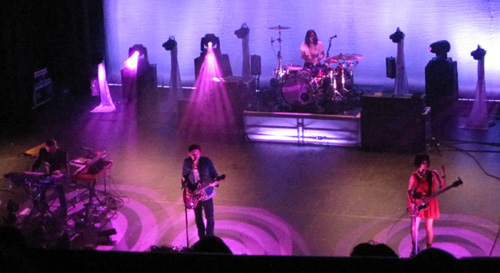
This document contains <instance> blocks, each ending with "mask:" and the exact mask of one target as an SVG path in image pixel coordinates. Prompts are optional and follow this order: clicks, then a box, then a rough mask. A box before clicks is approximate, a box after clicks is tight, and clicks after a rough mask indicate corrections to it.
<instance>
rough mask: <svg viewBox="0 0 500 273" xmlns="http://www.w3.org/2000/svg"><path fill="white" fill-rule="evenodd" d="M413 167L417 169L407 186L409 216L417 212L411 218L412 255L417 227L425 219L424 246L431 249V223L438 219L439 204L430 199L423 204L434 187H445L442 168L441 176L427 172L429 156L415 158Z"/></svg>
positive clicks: (434, 189) (434, 199)
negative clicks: (416, 212) (416, 213)
mask: <svg viewBox="0 0 500 273" xmlns="http://www.w3.org/2000/svg"><path fill="white" fill-rule="evenodd" d="M415 166H417V167H418V169H417V170H416V171H414V172H413V173H412V175H411V177H410V182H409V184H408V198H407V207H408V211H409V212H410V214H411V215H412V216H413V215H414V212H415V209H417V211H418V215H417V216H416V217H412V225H411V237H412V245H413V248H412V254H416V253H414V252H415V249H416V248H415V238H418V226H419V225H420V221H421V219H422V218H424V219H425V231H426V244H427V248H430V247H432V243H433V241H434V230H433V223H434V219H438V218H439V216H440V215H439V204H438V200H437V199H436V198H432V199H430V200H428V201H427V202H425V203H424V202H423V201H422V200H423V199H424V200H425V197H426V196H430V195H431V194H433V193H434V192H435V191H436V186H439V188H440V189H443V188H445V187H446V175H445V169H444V166H442V167H441V171H442V172H441V175H439V173H438V171H437V170H429V169H428V168H429V166H430V158H429V155H426V154H419V155H417V156H416V157H415Z"/></svg>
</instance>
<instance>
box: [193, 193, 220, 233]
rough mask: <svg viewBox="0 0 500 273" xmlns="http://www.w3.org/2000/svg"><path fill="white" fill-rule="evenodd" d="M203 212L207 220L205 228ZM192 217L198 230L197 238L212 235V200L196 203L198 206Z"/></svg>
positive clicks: (213, 221)
mask: <svg viewBox="0 0 500 273" xmlns="http://www.w3.org/2000/svg"><path fill="white" fill-rule="evenodd" d="M203 211H204V212H205V218H206V219H207V226H206V227H205V223H204V222H203ZM194 216H195V220H196V227H197V228H198V236H199V237H200V239H202V238H205V237H206V236H213V235H214V226H215V219H214V200H213V199H209V200H206V201H200V202H198V205H197V206H196V208H195V209H194Z"/></svg>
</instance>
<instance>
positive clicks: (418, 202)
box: [408, 177, 464, 214]
mask: <svg viewBox="0 0 500 273" xmlns="http://www.w3.org/2000/svg"><path fill="white" fill-rule="evenodd" d="M463 183H464V182H463V181H462V179H460V177H459V178H458V180H457V181H455V182H453V183H452V184H451V185H449V186H447V187H446V188H444V189H441V190H439V191H437V192H434V193H432V194H431V195H427V196H426V195H425V194H421V193H417V195H418V196H414V198H415V199H414V202H410V204H409V207H408V210H409V211H410V213H411V214H413V212H414V209H415V208H416V209H417V210H424V209H427V207H428V206H429V201H430V200H431V199H433V198H436V197H437V196H438V195H440V194H443V193H444V192H446V191H448V190H450V189H452V188H456V187H458V186H460V185H462V184H463Z"/></svg>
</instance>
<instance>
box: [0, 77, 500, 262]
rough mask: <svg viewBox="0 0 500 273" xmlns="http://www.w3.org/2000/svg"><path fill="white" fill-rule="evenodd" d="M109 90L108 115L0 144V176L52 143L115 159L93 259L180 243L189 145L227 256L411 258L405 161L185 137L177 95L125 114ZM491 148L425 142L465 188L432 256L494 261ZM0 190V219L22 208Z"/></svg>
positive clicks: (466, 134) (461, 137) (67, 120)
mask: <svg viewBox="0 0 500 273" xmlns="http://www.w3.org/2000/svg"><path fill="white" fill-rule="evenodd" d="M111 91H112V96H113V98H114V101H115V103H116V107H117V109H116V111H114V112H112V113H90V110H91V109H92V108H93V107H94V106H95V105H89V104H84V105H83V104H81V103H79V102H73V103H75V104H74V105H75V106H74V107H73V106H71V107H70V106H65V107H63V109H73V108H78V109H81V111H76V112H74V113H70V112H71V111H70V110H68V111H66V112H65V111H59V112H58V111H57V110H56V111H54V112H55V113H52V114H47V115H46V116H44V117H43V118H42V119H41V120H40V119H39V120H38V121H37V122H36V124H27V125H26V128H25V130H21V131H23V132H15V133H14V132H11V133H6V134H5V137H3V139H2V140H1V142H0V151H1V155H0V163H1V164H0V172H1V173H2V174H6V173H9V172H13V171H24V170H27V168H29V166H30V165H31V163H32V162H33V159H31V158H27V157H19V156H18V154H19V153H22V152H24V151H26V150H29V149H30V148H32V147H35V146H37V145H39V144H41V143H43V142H44V141H45V140H46V139H47V138H51V137H53V138H56V139H57V140H58V141H59V144H60V147H61V148H62V149H63V150H66V151H67V152H68V153H69V157H70V159H72V158H77V157H80V156H83V155H85V150H83V149H82V148H81V147H82V146H83V147H90V148H92V149H94V150H95V151H106V152H107V155H108V159H112V160H113V167H112V170H111V173H112V180H110V181H108V183H107V192H108V194H110V195H112V196H113V197H115V198H117V199H119V200H120V201H121V202H120V204H121V205H120V206H119V208H118V210H117V213H116V214H115V215H113V218H112V220H111V226H112V228H114V229H115V230H116V231H117V234H116V235H112V236H111V239H112V240H113V241H114V245H112V246H102V247H99V249H102V250H104V249H108V250H120V251H147V250H149V248H150V247H151V246H153V245H158V246H159V245H163V246H173V247H185V246H186V245H187V242H186V226H185V211H184V205H183V201H182V191H181V183H180V178H181V166H182V161H183V159H184V158H185V157H186V156H187V147H188V146H189V145H190V144H193V143H198V144H200V145H201V147H202V151H203V154H204V155H206V156H209V157H210V158H211V159H212V160H213V162H214V163H215V167H216V168H217V170H218V172H219V174H226V177H227V179H226V181H224V182H221V185H220V187H219V188H218V189H217V195H216V197H215V199H214V200H215V218H216V222H215V234H216V235H217V236H219V237H221V238H222V239H223V240H224V241H225V242H226V243H227V244H228V246H229V247H230V248H231V250H232V251H233V252H234V253H235V254H248V255H302V256H349V254H350V252H351V250H352V248H353V247H354V246H355V245H356V244H358V243H361V242H367V241H376V242H378V243H385V244H388V245H389V246H390V247H391V248H392V249H394V250H395V251H396V252H397V253H398V254H399V255H400V256H401V257H408V255H409V254H410V249H411V239H410V217H409V215H408V213H407V212H406V190H407V185H408V179H409V176H410V174H411V173H412V171H413V170H414V167H413V159H414V155H413V154H396V153H375V152H365V151H363V150H362V149H361V148H360V147H359V146H354V147H340V146H331V145H326V146H325V145H305V144H293V143H288V144H286V143H266V142H252V141H250V140H249V139H248V138H246V137H245V136H244V135H235V136H230V137H227V138H220V137H219V138H214V139H212V138H208V137H203V136H190V137H184V136H182V134H181V133H182V132H179V131H178V129H177V128H178V127H177V124H178V113H177V109H178V108H177V103H178V100H179V99H185V98H187V96H186V94H183V93H182V92H183V91H181V92H180V93H177V94H176V93H174V92H170V91H168V90H165V89H158V90H157V91H151V92H147V93H146V94H144V95H143V97H142V98H141V100H140V101H138V102H137V103H128V104H127V103H124V102H122V100H121V96H120V87H117V86H113V87H112V88H111ZM58 106H61V105H60V104H59V105H58ZM48 107H50V106H48ZM49 112H50V111H49ZM499 142H500V124H498V123H497V124H496V125H495V126H493V127H490V128H489V129H488V130H484V131H481V130H465V129H460V128H458V127H457V126H449V127H448V128H447V129H446V131H444V133H443V134H442V135H441V137H440V138H439V139H438V141H437V142H435V143H434V144H436V143H438V144H440V145H430V146H429V150H428V153H429V154H430V155H431V167H433V168H436V169H439V168H440V166H441V165H445V166H446V169H447V177H448V178H447V179H448V184H451V183H452V182H454V181H455V180H457V179H458V177H460V178H461V179H462V180H463V183H464V184H463V185H462V186H460V187H458V188H454V189H451V190H450V191H448V192H446V193H444V194H443V195H441V196H440V197H439V204H440V207H441V219H439V220H436V221H435V244H434V246H435V247H437V248H441V249H444V250H447V251H449V252H451V253H452V254H454V255H455V256H456V257H477V256H495V257H498V256H500V246H498V245H497V246H495V245H494V243H495V239H496V236H497V235H498V234H497V232H498V229H499V223H498V217H499V210H498V208H500V198H498V193H499V192H500V183H499V182H500V181H499V179H498V177H499V176H500V168H499V167H498V166H499V165H498V162H500V147H499V146H500V143H499ZM97 188H98V189H99V190H103V185H98V187H97ZM2 189H4V190H5V191H2V192H1V197H2V199H1V200H2V204H1V208H2V213H4V212H5V207H6V203H7V200H9V199H13V200H16V201H18V202H23V201H26V200H27V199H28V197H27V196H26V195H23V194H22V192H20V191H16V189H11V190H9V189H8V187H7V185H6V183H3V184H2ZM67 194H68V196H73V195H72V194H74V193H71V192H68V193H67ZM420 228H421V232H420V235H421V245H422V247H423V246H424V245H425V241H424V239H423V236H424V234H425V231H424V230H423V225H422V226H421V227H420ZM188 237H189V241H190V245H192V244H193V243H195V242H196V241H197V239H198V238H197V232H196V226H195V223H194V215H193V213H192V212H191V211H188Z"/></svg>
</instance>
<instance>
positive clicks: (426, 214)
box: [406, 171, 440, 219]
mask: <svg viewBox="0 0 500 273" xmlns="http://www.w3.org/2000/svg"><path fill="white" fill-rule="evenodd" d="M427 173H430V174H431V175H429V177H428V178H427V176H424V177H419V175H418V174H417V172H414V173H413V174H412V175H413V177H414V179H415V181H416V183H417V185H416V192H417V193H420V194H422V195H423V196H428V195H429V184H430V185H431V193H434V192H435V191H436V179H435V178H434V176H435V173H433V172H432V171H427ZM429 181H430V183H429ZM417 201H419V200H417ZM406 203H407V207H408V211H409V212H410V213H412V208H411V200H410V198H409V197H408V198H407V202H406ZM417 204H418V202H417ZM439 216H440V214H439V204H438V200H437V199H436V198H432V199H431V200H429V201H428V202H427V208H425V209H422V210H420V211H419V213H418V217H421V218H425V219H438V218H439Z"/></svg>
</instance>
